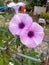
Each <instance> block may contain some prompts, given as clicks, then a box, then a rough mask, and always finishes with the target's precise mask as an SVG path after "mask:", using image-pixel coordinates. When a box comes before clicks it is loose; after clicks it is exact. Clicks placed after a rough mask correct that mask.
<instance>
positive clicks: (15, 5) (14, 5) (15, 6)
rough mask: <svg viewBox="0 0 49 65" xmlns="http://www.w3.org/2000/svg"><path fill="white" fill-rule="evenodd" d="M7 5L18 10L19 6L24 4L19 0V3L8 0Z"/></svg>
mask: <svg viewBox="0 0 49 65" xmlns="http://www.w3.org/2000/svg"><path fill="white" fill-rule="evenodd" d="M7 6H8V7H12V8H14V9H15V10H18V9H19V7H20V6H25V4H24V3H23V2H19V3H14V2H10V3H9V4H7Z"/></svg>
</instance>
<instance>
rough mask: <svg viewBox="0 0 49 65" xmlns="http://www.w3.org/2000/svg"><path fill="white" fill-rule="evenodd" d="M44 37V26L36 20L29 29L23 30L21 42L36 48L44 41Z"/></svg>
mask: <svg viewBox="0 0 49 65" xmlns="http://www.w3.org/2000/svg"><path fill="white" fill-rule="evenodd" d="M43 38H44V32H43V28H42V27H41V26H40V25H39V24H38V23H36V22H33V23H32V25H31V27H30V28H29V29H28V30H24V31H22V33H21V35H20V40H21V43H22V44H24V45H26V46H27V47H29V48H35V47H36V46H38V45H40V44H41V43H42V40H43Z"/></svg>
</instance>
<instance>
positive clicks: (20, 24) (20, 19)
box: [9, 13, 32, 35]
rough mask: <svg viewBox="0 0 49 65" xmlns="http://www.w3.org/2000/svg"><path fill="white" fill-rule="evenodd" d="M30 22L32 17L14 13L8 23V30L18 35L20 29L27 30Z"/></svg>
mask: <svg viewBox="0 0 49 65" xmlns="http://www.w3.org/2000/svg"><path fill="white" fill-rule="evenodd" d="M31 24H32V18H31V17H30V16H29V15H28V14H23V13H18V14H15V15H14V17H13V18H12V19H11V21H10V23H9V30H10V32H11V33H12V34H13V35H20V34H21V32H22V31H24V30H27V29H28V28H29V27H30V26H31Z"/></svg>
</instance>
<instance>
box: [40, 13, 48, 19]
mask: <svg viewBox="0 0 49 65" xmlns="http://www.w3.org/2000/svg"><path fill="white" fill-rule="evenodd" d="M40 16H41V17H42V18H45V19H47V18H49V12H47V13H41V15H40Z"/></svg>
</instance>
